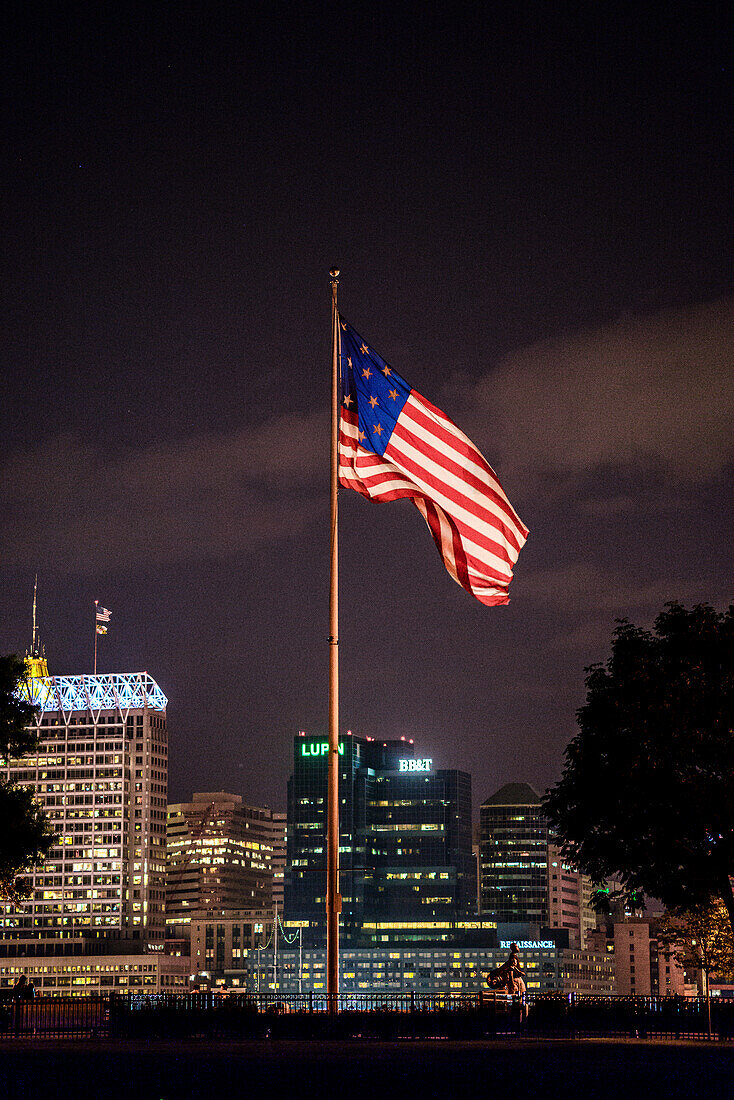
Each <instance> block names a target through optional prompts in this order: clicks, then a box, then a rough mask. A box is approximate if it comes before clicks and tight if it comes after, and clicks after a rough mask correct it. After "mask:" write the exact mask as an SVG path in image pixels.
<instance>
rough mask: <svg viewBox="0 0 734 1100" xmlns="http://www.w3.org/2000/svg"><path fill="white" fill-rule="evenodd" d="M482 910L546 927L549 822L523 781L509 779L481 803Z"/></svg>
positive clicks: (500, 920) (494, 916)
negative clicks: (516, 781)
mask: <svg viewBox="0 0 734 1100" xmlns="http://www.w3.org/2000/svg"><path fill="white" fill-rule="evenodd" d="M479 812H480V829H481V839H480V855H481V866H480V875H481V899H482V913H483V914H484V915H485V916H488V917H491V918H492V919H493V920H495V921H497V923H498V924H511V923H523V922H526V923H530V924H537V925H540V926H547V925H548V923H549V911H548V856H547V851H548V823H547V820H546V817H545V815H544V813H543V811H542V807H541V803H540V796H539V795H538V793H537V791H534V790H533V788H532V787H531V786H530V785H529V784H527V783H508V784H506V785H505V786H504V787H502V788H501V789H500V790H499V791H497V793H496V794H494V795H492V797H491V798H488V799H487V801H486V802H485V803H484V804H483V805H482V806H481V808H480V811H479Z"/></svg>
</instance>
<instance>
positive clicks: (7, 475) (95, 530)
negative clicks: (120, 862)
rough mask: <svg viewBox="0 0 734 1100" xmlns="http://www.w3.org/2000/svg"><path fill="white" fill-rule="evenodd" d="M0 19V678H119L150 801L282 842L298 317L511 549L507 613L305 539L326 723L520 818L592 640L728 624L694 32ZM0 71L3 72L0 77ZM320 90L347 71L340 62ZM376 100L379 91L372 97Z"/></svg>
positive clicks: (724, 452) (548, 768)
mask: <svg viewBox="0 0 734 1100" xmlns="http://www.w3.org/2000/svg"><path fill="white" fill-rule="evenodd" d="M414 16H415V13H412V12H411V11H409V10H408V8H407V6H406V7H402V6H400V5H398V6H396V8H395V10H391V12H389V13H387V12H373V13H372V14H371V15H370V16H369V17H364V18H362V17H361V16H359V15H357V16H355V17H354V18H353V19H351V20H349V19H346V18H345V19H342V20H340V22H339V27H338V29H337V30H336V32H335V31H334V29H333V28H332V27H331V26H330V21H329V20H327V19H326V16H325V14H323V13H322V14H321V15H313V16H312V17H309V16H308V15H307V14H306V13H305V12H299V13H297V14H294V15H293V17H292V18H291V19H290V20H282V21H281V20H279V19H278V18H277V17H276V15H275V14H274V13H269V12H259V13H256V14H253V13H239V15H238V16H237V17H233V18H232V21H231V22H230V19H229V17H227V16H225V15H222V14H221V13H217V14H216V15H213V14H212V13H208V14H206V15H205V14H204V12H203V10H202V11H201V12H200V11H199V10H198V9H197V8H196V6H194V5H186V6H184V8H182V9H180V10H179V11H178V12H177V13H176V15H175V17H174V15H173V14H171V16H170V21H168V20H166V19H165V18H162V21H161V22H158V20H157V18H156V17H155V16H154V15H152V14H151V15H150V22H149V24H146V25H145V26H142V24H141V23H139V22H138V21H136V19H134V18H130V19H128V18H127V16H126V14H125V13H118V14H116V15H115V14H113V13H107V12H104V11H100V12H97V13H94V14H90V15H89V17H88V18H86V19H85V21H84V23H83V24H82V23H79V24H78V25H76V24H75V23H74V20H73V17H68V18H67V17H66V16H64V17H63V18H62V16H61V15H60V14H58V13H57V14H53V13H44V14H42V13H34V12H27V13H25V14H24V15H23V16H22V17H19V20H18V22H17V23H16V25H15V27H14V28H12V29H11V32H10V33H9V36H8V39H7V41H6V43H5V47H6V50H8V53H9V56H8V59H7V63H6V65H5V66H4V74H5V78H6V81H7V82H8V85H7V86H8V87H9V89H10V90H11V96H10V102H11V103H12V110H10V111H9V112H8V134H9V138H8V139H7V140H8V145H7V146H6V149H7V156H6V158H4V166H3V179H4V183H5V185H6V195H7V196H8V197H7V200H6V203H5V204H4V208H3V211H2V217H3V221H4V229H5V233H4V241H5V243H6V253H7V256H6V265H5V268H4V271H5V280H4V287H5V294H4V296H3V306H2V308H3V321H4V331H5V332H6V334H7V337H6V345H5V358H4V387H3V398H4V400H3V402H2V408H0V431H2V438H3V442H4V447H3V452H2V457H1V458H0V507H2V510H3V520H4V522H3V524H2V530H1V532H0V591H1V592H2V598H1V599H0V652H11V651H15V652H20V653H22V652H24V651H25V650H26V648H27V647H28V645H29V644H30V640H31V602H32V595H33V581H34V577H35V574H36V573H38V574H39V593H38V621H39V626H40V636H41V640H42V641H43V642H44V643H45V645H46V649H47V654H48V660H49V665H50V670H51V673H52V674H58V675H80V674H82V673H86V672H89V673H91V671H92V667H93V643H94V637H95V635H94V629H95V617H94V601H95V600H99V602H100V604H101V606H102V607H103V608H104V609H110V610H111V612H112V618H111V621H110V622H109V624H108V632H107V634H106V635H104V636H102V637H100V638H99V646H98V669H99V671H100V673H106V672H112V671H115V672H118V671H120V670H123V671H124V670H126V669H147V670H149V672H150V674H151V675H152V676H153V677H154V678H155V680H156V682H157V683H158V684H160V686H161V689H162V690H163V691H164V693H165V695H166V696H167V697H168V700H169V706H168V723H169V728H170V738H171V741H170V751H171V769H170V801H172V802H175V801H182V800H184V799H185V798H187V797H188V796H190V795H191V793H192V792H193V791H195V790H200V791H201V790H204V791H206V790H212V791H214V790H221V789H225V790H231V791H233V792H234V793H241V794H243V795H246V796H247V798H248V800H251V801H253V802H254V803H255V804H258V805H270V806H272V807H274V808H281V809H282V808H283V807H284V806H285V788H286V782H287V777H288V774H289V766H290V765H289V760H290V752H289V749H290V746H291V745H292V742H293V737H294V735H295V734H296V733H297V731H298V730H299V729H305V730H307V731H308V732H309V733H311V734H313V735H320V734H324V735H325V734H326V730H327V662H328V654H327V648H328V647H327V634H328V625H327V622H328V620H327V598H328V575H327V570H328V564H327V563H328V401H329V297H330V296H329V280H328V271H329V267H330V266H331V265H332V264H337V265H338V266H340V268H341V272H342V274H341V281H340V287H339V298H340V307H341V309H342V311H343V313H344V315H345V317H346V318H348V319H349V321H350V322H351V323H353V324H354V325H355V327H356V329H357V330H358V331H359V332H360V333H363V334H364V336H365V338H366V339H369V340H370V341H374V346H375V348H376V349H377V350H378V351H379V353H380V355H381V356H383V357H384V358H385V359H386V360H387V361H388V362H390V363H392V364H394V366H395V369H396V370H397V371H399V372H400V373H401V374H403V375H405V377H407V378H409V379H410V380H411V384H412V385H414V386H415V387H416V388H417V389H418V390H420V391H421V392H422V393H424V394H425V395H426V396H427V397H428V398H429V399H430V400H431V401H433V402H435V403H436V404H437V405H439V406H440V407H441V408H442V409H443V410H444V411H445V412H446V413H447V414H448V415H449V416H451V417H452V418H453V419H454V420H455V421H456V422H457V423H458V425H459V426H460V427H461V428H462V430H464V431H465V432H466V433H467V434H468V435H469V436H470V438H471V439H472V440H473V441H474V442H475V443H476V444H477V446H478V447H480V449H481V450H482V451H483V453H484V454H486V456H487V459H488V460H489V461H490V462H491V463H492V465H493V466H494V467H495V469H496V470H497V473H498V475H499V477H500V480H501V482H502V484H503V487H504V488H505V490H506V491H507V494H508V497H509V499H510V500H511V501H512V503H513V506H514V507H516V508H517V511H518V514H519V515H520V516H522V519H523V521H524V522H525V523H527V525H528V527H529V529H530V535H529V539H528V542H527V545H526V546H525V548H524V549H523V551H522V553H521V555H520V557H519V560H518V563H517V566H516V569H515V579H514V580H513V582H512V586H511V589H510V598H511V602H510V604H509V606H508V607H506V608H496V609H494V608H485V607H482V606H480V605H477V604H475V602H474V601H472V599H471V598H470V597H469V596H467V595H466V594H465V593H463V592H462V591H461V590H460V589H459V588H458V587H457V586H456V585H454V584H453V582H452V581H451V579H450V578H449V577H448V576H447V575H446V573H445V570H444V568H443V566H442V564H441V562H440V559H439V558H438V556H437V554H436V551H435V548H434V547H433V545H432V544H431V540H430V538H429V537H428V536H427V534H426V531H425V528H424V525H423V521H422V520H421V518H420V516H418V515H417V514H415V510H414V509H411V508H410V507H409V505H408V504H407V503H406V502H397V503H394V504H379V505H374V506H372V505H370V504H368V503H367V502H366V501H363V500H361V499H359V498H358V497H357V495H356V494H354V493H348V492H346V491H343V492H342V493H341V494H340V502H341V525H340V540H341V550H342V556H341V585H342V590H341V631H340V634H341V637H340V656H341V720H342V727H343V729H349V728H351V729H352V730H354V732H355V734H360V735H364V736H373V737H377V738H385V739H392V738H399V737H400V736H406V737H413V738H414V739H416V741H419V742H420V744H421V745H422V746H424V748H425V751H426V754H427V755H431V756H432V757H433V759H434V763H435V766H436V767H438V768H440V767H449V766H450V767H454V768H458V769H461V770H464V771H467V772H469V773H470V774H471V776H472V779H473V785H474V795H475V803H476V804H477V805H479V804H480V803H481V802H482V801H484V799H485V798H487V797H488V796H489V795H491V794H492V792H493V791H496V790H497V789H498V788H500V787H501V786H502V784H503V783H506V782H510V781H515V780H518V779H523V780H527V781H528V782H530V783H532V784H533V786H535V787H536V788H537V789H538V790H539V791H541V792H542V791H543V789H544V788H545V787H546V786H548V785H549V784H551V783H553V782H554V781H555V780H556V779H557V777H558V775H559V773H560V769H561V765H562V753H563V749H564V748H565V746H566V744H567V743H568V741H569V740H570V738H571V737H572V736H573V734H574V732H575V719H574V713H575V710H576V708H577V707H578V706H579V705H580V704H581V702H582V701H583V696H584V687H583V676H584V672H583V670H584V667H585V666H587V665H589V664H590V663H592V662H594V661H599V660H603V659H604V658H605V657H606V655H607V654H608V651H609V640H610V636H611V632H612V629H613V627H614V621H615V619H616V618H617V617H618V616H629V617H631V618H632V619H633V620H634V621H637V622H640V623H643V624H646V625H649V623H650V622H651V620H652V618H653V617H654V615H655V614H656V612H657V611H659V610H660V609H661V607H662V606H663V604H664V603H665V601H666V600H672V599H680V600H682V601H683V602H686V603H689V604H690V603H693V602H697V601H701V600H703V601H706V602H709V603H712V604H714V605H715V606H716V607H718V608H719V609H721V608H722V607H723V606H725V604H726V603H727V602H728V600H729V598H730V596H731V576H730V561H729V558H730V549H729V546H730V542H731V531H732V526H733V524H732V520H733V519H734V504H733V500H734V494H732V493H731V473H732V455H733V452H732V440H733V439H734V432H732V422H733V421H734V371H732V366H731V364H732V348H734V294H733V292H734V288H733V287H732V279H731V262H730V257H731V224H732V219H731V205H732V204H731V194H732V187H731V184H732V180H731V157H730V155H728V152H729V151H730V148H731V132H732V129H731V117H730V114H731V97H730V94H729V92H730V81H731V71H730V70H731V61H730V58H729V56H728V49H727V47H726V45H725V43H726V42H727V40H728V35H727V34H726V33H724V28H723V27H722V25H721V21H720V19H719V17H718V15H717V14H716V12H715V11H713V10H705V11H702V10H700V9H698V8H696V9H695V11H694V10H693V9H692V11H691V14H690V18H685V17H684V16H683V15H681V14H680V13H676V15H675V17H674V16H673V14H672V13H664V12H661V13H657V14H651V13H647V14H644V13H628V14H626V15H624V16H623V15H621V14H620V13H615V14H614V15H613V16H612V15H611V14H609V15H608V16H607V15H605V14H604V13H603V12H600V11H594V12H589V13H586V15H584V16H583V17H582V16H581V15H580V14H576V15H574V14H573V13H571V12H556V13H554V14H553V16H552V17H548V18H545V19H544V21H543V25H542V27H540V26H536V25H535V24H534V23H533V21H532V19H531V18H530V17H525V16H523V15H522V14H521V13H519V12H513V13H512V14H510V13H501V14H499V15H497V14H493V13H491V12H485V13H483V14H482V15H481V16H477V17H476V21H474V22H472V21H469V22H466V23H464V22H462V21H461V20H458V19H456V18H454V16H449V15H448V14H446V15H442V14H440V13H437V12H428V11H421V13H420V18H416V17H414ZM8 47H9V49H8ZM357 61H358V64H357ZM376 74H379V79H376Z"/></svg>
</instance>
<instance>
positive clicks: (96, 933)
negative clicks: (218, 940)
mask: <svg viewBox="0 0 734 1100" xmlns="http://www.w3.org/2000/svg"><path fill="white" fill-rule="evenodd" d="M29 666H30V671H31V672H35V673H39V672H40V673H42V674H41V675H35V676H32V677H29V679H28V681H27V684H26V686H25V688H24V692H25V693H26V695H27V697H28V698H29V699H30V701H31V702H33V703H35V704H36V705H37V706H38V708H39V709H38V715H37V720H36V724H35V728H37V730H38V734H39V737H40V741H39V746H38V749H37V751H34V752H33V753H32V754H29V755H27V756H25V757H23V758H22V759H19V760H13V761H12V762H10V763H7V762H4V763H3V764H2V766H0V774H1V775H2V776H3V777H4V778H6V779H12V780H14V781H16V782H18V783H19V784H22V785H23V786H27V787H30V788H31V789H32V790H33V791H34V794H35V797H36V798H37V800H38V802H39V803H40V804H41V806H42V807H43V809H44V810H45V811H46V813H47V814H48V817H49V819H50V821H51V824H52V826H53V828H54V830H55V832H56V834H57V835H56V843H55V844H54V846H53V848H52V849H51V851H50V852H49V855H48V857H47V859H46V860H45V862H44V863H43V865H41V866H39V867H37V868H36V869H35V870H34V871H33V872H32V873H31V875H30V876H29V877H30V882H31V896H30V898H29V900H28V901H27V902H23V903H22V904H20V905H18V906H15V907H14V906H12V905H5V906H3V907H2V909H0V923H1V927H0V985H4V986H8V985H11V984H12V983H13V981H14V979H15V977H16V976H17V975H18V973H21V972H25V973H28V974H29V975H30V976H33V977H34V980H36V979H37V984H38V986H39V988H40V989H41V991H42V992H70V991H77V990H81V991H86V992H89V991H94V990H101V989H103V988H107V989H109V988H126V987H130V986H132V985H141V986H143V985H145V986H146V987H148V986H150V987H151V988H155V989H160V988H161V987H162V986H164V985H165V986H168V985H169V984H175V983H169V981H168V979H169V978H175V976H176V975H177V974H178V973H182V972H183V971H184V970H185V969H187V968H188V963H187V962H186V963H185V964H184V962H183V961H181V960H170V959H169V960H167V961H165V962H164V961H162V959H163V941H164V931H165V920H164V890H165V828H166V825H165V823H166V802H167V789H168V734H167V728H166V705H167V700H166V697H165V695H164V694H163V692H162V691H161V689H160V688H159V686H158V685H157V684H156V682H155V681H154V680H153V679H152V677H151V676H150V675H149V674H148V673H147V672H138V673H109V674H104V675H99V676H49V675H48V674H47V673H48V669H47V667H46V665H45V660H43V659H40V658H39V657H38V654H34V657H33V660H32V662H29ZM158 952H159V953H160V956H161V958H160V960H158V959H157V956H156V953H158ZM136 955H137V956H139V957H138V958H137V959H136V958H135V956H136ZM94 956H100V957H94ZM121 959H124V962H121V961H120V960H121ZM164 977H165V978H166V981H165V982H163V978H164ZM132 978H134V979H135V981H134V982H133V981H132ZM82 979H84V980H82ZM138 979H139V980H138Z"/></svg>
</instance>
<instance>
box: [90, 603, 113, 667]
mask: <svg viewBox="0 0 734 1100" xmlns="http://www.w3.org/2000/svg"><path fill="white" fill-rule="evenodd" d="M111 617H112V612H111V611H108V610H107V608H106V607H100V606H99V600H95V601H94V675H95V676H96V675H97V635H98V634H106V633H107V625H106V624H107V623H108V622H109V621H110V618H111Z"/></svg>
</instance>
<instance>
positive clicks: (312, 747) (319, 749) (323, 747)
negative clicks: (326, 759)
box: [301, 741, 344, 756]
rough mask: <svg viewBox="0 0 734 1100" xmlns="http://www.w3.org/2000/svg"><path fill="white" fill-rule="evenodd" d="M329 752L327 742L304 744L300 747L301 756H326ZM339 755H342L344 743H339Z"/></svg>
mask: <svg viewBox="0 0 734 1100" xmlns="http://www.w3.org/2000/svg"><path fill="white" fill-rule="evenodd" d="M328 752H329V742H328V741H312V742H311V743H310V744H309V743H308V742H304V743H303V744H302V745H301V756H327V755H328ZM339 755H340V756H343V755H344V742H343V741H340V742H339Z"/></svg>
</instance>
